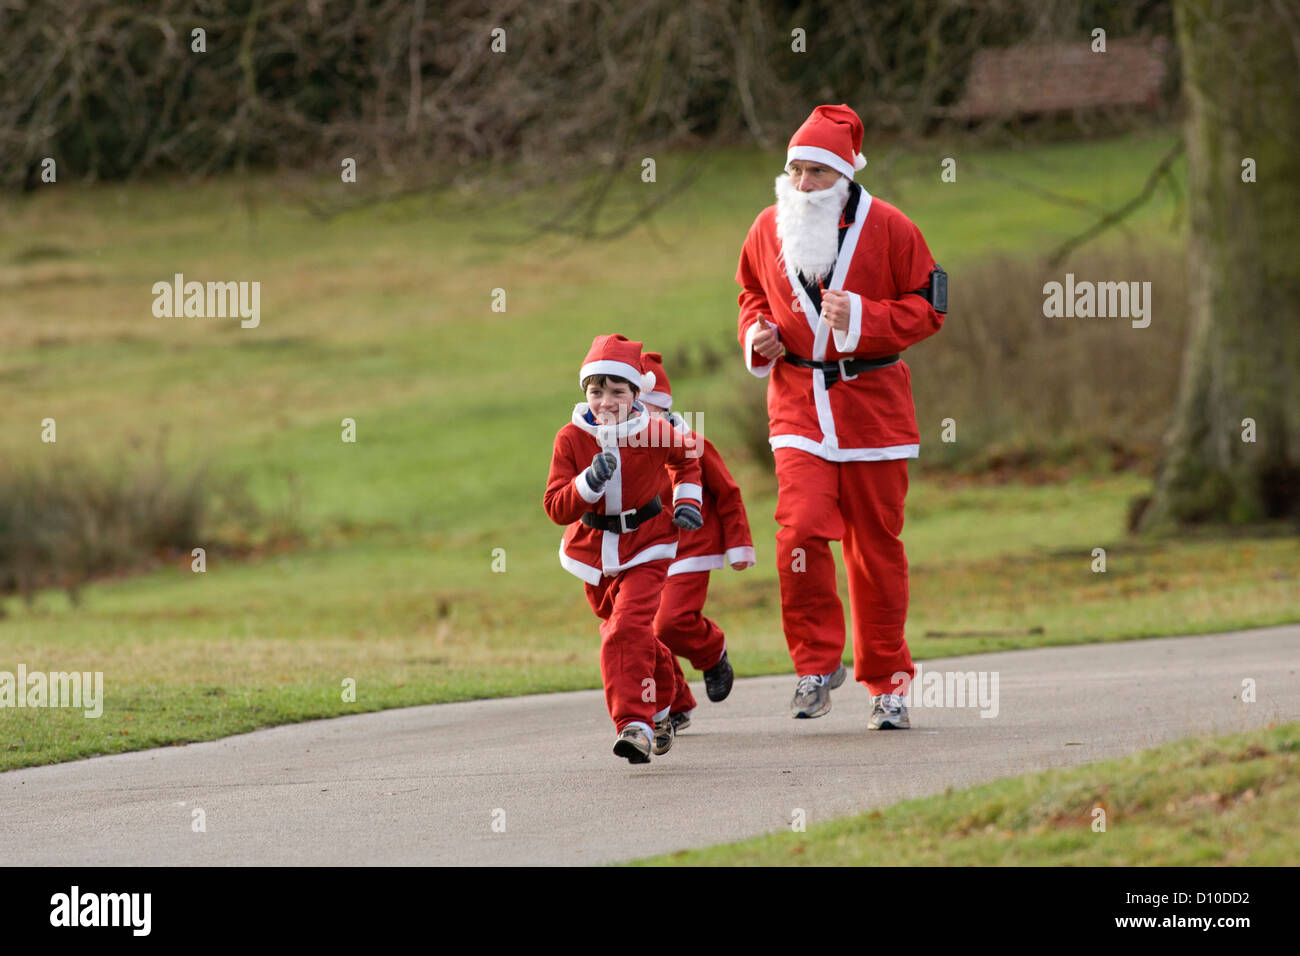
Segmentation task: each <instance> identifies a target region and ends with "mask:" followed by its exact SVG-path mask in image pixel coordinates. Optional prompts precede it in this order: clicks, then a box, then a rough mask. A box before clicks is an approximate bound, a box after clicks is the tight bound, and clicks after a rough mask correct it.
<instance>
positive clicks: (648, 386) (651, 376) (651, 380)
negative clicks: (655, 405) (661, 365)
mask: <svg viewBox="0 0 1300 956" xmlns="http://www.w3.org/2000/svg"><path fill="white" fill-rule="evenodd" d="M657 381H658V379H657V378H656V377H655V373H654V372H642V373H641V391H643V392H651V391H654V387H655V382H657Z"/></svg>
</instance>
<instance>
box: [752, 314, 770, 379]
mask: <svg viewBox="0 0 1300 956" xmlns="http://www.w3.org/2000/svg"><path fill="white" fill-rule="evenodd" d="M763 325H764V322H763V320H762V319H755V320H754V323H753V324H752V325H750V327H749V331H748V332H746V333H745V368H747V369H749V372H750V374H751V375H754V376H755V377H757V378H767V376H768V375H770V374H771V373H772V366H773V365H774V364H775V363H776V360H775V359H769V360H768V361H767V363H766V364H765V365H760V366H758V367H757V368H756V367H755V366H754V336H755V335H757V334H758V332H759V329H761V328H763Z"/></svg>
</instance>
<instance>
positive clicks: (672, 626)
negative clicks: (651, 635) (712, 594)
mask: <svg viewBox="0 0 1300 956" xmlns="http://www.w3.org/2000/svg"><path fill="white" fill-rule="evenodd" d="M708 594H709V572H708V571H688V572H686V573H684V574H673V575H669V577H668V580H667V582H666V583H665V584H664V591H663V596H662V597H661V598H660V599H659V613H658V614H656V615H655V635H656V636H657V637H658V638H659V640H661V641H663V642H664V644H666V645H667V646H668V649H669V650H671V651H672V652H673V653H674V654H676V655H679V656H681V657H685V658H687V659H688V660H689V661H690V662H691V666H692V667H694V668H695V669H696V670H697V671H706V670H708V669H709V668H710V667H712V666H713V665H715V664H717V663H718V660H719V658H721V657H722V651H723V649H724V648H725V647H726V643H727V638H726V635H724V634H723V633H722V628H720V627H718V625H717V624H715V623H714V622H713V621H711V620H709V619H708V618H707V617H705V616H704V614H703V613H702V612H703V609H704V602H705V600H706V598H707V597H708ZM674 667H676V662H675V661H674ZM677 673H679V674H681V668H680V667H678V668H677ZM683 690H684V691H685V693H684V694H683V693H682V691H683ZM687 701H689V703H687ZM694 706H695V695H693V694H692V693H691V689H690V687H688V686H686V678H685V675H683V676H682V678H681V682H680V683H679V684H678V699H677V700H675V701H674V702H673V710H675V711H683V710H690V709H691V708H692V707H694Z"/></svg>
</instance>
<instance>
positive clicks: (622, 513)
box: [618, 508, 636, 534]
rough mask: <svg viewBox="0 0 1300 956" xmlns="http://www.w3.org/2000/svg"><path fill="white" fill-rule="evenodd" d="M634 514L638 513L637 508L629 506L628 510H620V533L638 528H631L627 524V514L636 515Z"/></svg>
mask: <svg viewBox="0 0 1300 956" xmlns="http://www.w3.org/2000/svg"><path fill="white" fill-rule="evenodd" d="M634 514H636V509H635V508H628V509H627V511H620V512H619V513H618V533H619V534H627V533H628V532H629V531H635V530H636V528H629V527H628V526H627V516H628V515H634Z"/></svg>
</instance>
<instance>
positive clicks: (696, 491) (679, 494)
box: [673, 481, 704, 504]
mask: <svg viewBox="0 0 1300 956" xmlns="http://www.w3.org/2000/svg"><path fill="white" fill-rule="evenodd" d="M680 498H690V499H691V500H692V501H696V502H702V501H704V489H703V488H701V487H700V486H699V485H697V484H694V483H693V482H689V481H683V482H682V483H681V484H680V485H674V486H673V504H677V501H678V499H680Z"/></svg>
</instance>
